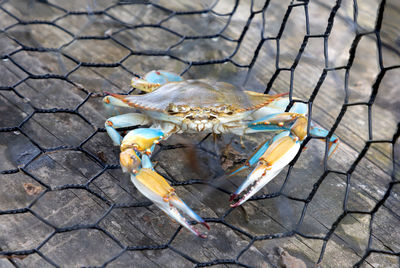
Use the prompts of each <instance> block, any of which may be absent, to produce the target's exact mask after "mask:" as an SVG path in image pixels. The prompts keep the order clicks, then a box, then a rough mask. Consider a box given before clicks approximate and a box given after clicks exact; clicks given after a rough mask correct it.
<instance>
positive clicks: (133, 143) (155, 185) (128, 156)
mask: <svg viewBox="0 0 400 268" xmlns="http://www.w3.org/2000/svg"><path fill="white" fill-rule="evenodd" d="M163 138H164V133H163V132H162V131H161V130H158V129H151V128H138V129H135V130H132V131H130V132H129V133H128V134H127V135H126V136H125V137H124V139H123V140H122V142H121V153H120V163H121V166H122V170H123V171H124V172H128V173H130V174H131V181H132V183H133V184H134V185H135V187H136V188H137V189H138V190H139V191H140V192H141V193H142V194H143V195H144V196H145V197H147V198H148V199H150V200H151V201H152V202H153V203H154V204H155V205H156V206H157V207H158V208H160V209H161V210H162V211H164V212H165V213H166V214H167V215H168V216H169V217H171V218H172V219H174V220H176V221H177V222H178V223H179V224H181V225H182V226H183V227H185V228H187V229H188V230H189V231H191V232H192V233H194V234H195V235H197V236H199V237H201V238H205V237H206V235H204V234H202V233H200V232H199V231H198V230H197V229H196V228H194V227H193V226H192V225H191V224H190V223H189V221H188V220H187V219H186V217H185V216H184V215H187V216H188V217H189V218H191V219H193V220H194V221H196V222H198V223H201V224H203V225H204V226H205V227H207V229H210V227H209V226H208V224H207V223H206V222H205V221H204V220H203V219H202V218H201V217H200V216H199V215H197V214H196V213H195V212H194V211H193V210H192V209H191V208H190V207H189V206H187V205H186V204H185V203H184V202H183V201H182V200H181V199H180V198H179V197H178V196H177V194H176V192H175V189H174V188H173V187H172V186H171V185H170V184H169V183H168V182H167V181H166V180H165V179H164V178H163V177H162V176H161V175H160V174H158V173H157V172H156V171H155V170H154V168H153V165H152V163H151V160H150V155H151V153H152V152H153V149H154V146H155V144H157V143H158V142H159V141H160V140H161V139H163Z"/></svg>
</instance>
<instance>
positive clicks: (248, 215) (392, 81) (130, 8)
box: [0, 0, 400, 267]
mask: <svg viewBox="0 0 400 268" xmlns="http://www.w3.org/2000/svg"><path fill="white" fill-rule="evenodd" d="M399 10H400V5H399V3H397V2H396V1H384V0H383V1H372V0H371V1H357V0H353V1H340V0H337V1H312V2H309V1H265V2H263V1H238V0H237V1H233V0H232V1H228V0H224V1H222V0H221V1H198V2H196V1H171V2H168V1H154V2H150V1H121V2H115V1H100V0H99V1H95V0H93V1H89V0H88V1H51V0H49V1H47V0H42V1H0V29H1V31H0V55H1V62H0V69H1V72H0V78H1V79H0V100H1V106H0V107H1V109H2V114H1V117H0V118H1V121H0V122H1V125H0V137H1V138H0V144H1V147H0V148H1V155H0V157H1V158H0V159H1V161H0V170H1V173H0V174H1V177H0V182H1V187H0V230H1V232H0V257H1V258H0V266H1V267H13V266H17V267H19V266H21V267H47V266H67V267H68V266H73V267H74V266H135V267H153V266H163V267H165V266H167V267H187V266H213V265H214V266H217V265H225V266H231V265H232V266H234V265H237V266H244V267H269V266H272V267H305V265H306V266H307V267H311V266H313V265H320V266H322V267H348V266H353V265H354V266H363V267H398V266H399V255H400V244H399V242H400V232H399V228H397V227H398V226H399V220H400V216H399V215H400V206H399V204H400V203H399V191H400V188H399V187H400V186H399V177H398V176H399V171H398V170H399V169H398V166H399V153H400V152H399V145H398V137H399V135H400V128H399V126H400V124H399V121H398V117H399V116H400V110H399V97H398V90H397V89H398V84H399V83H400V78H399V77H400V75H399V74H400V60H399V59H400V45H399V40H398V36H399V34H400V30H399V29H400V27H399V25H400V11H399ZM396 38H397V39H396ZM153 69H164V70H169V71H174V72H176V73H180V74H182V75H183V77H184V78H210V79H214V80H220V81H228V82H230V83H233V84H236V85H242V86H244V87H245V88H246V89H248V90H253V91H258V92H265V93H268V92H271V93H284V92H289V96H290V98H291V100H292V102H291V104H293V102H295V101H301V102H305V103H308V105H309V108H310V111H311V112H310V115H309V117H310V119H311V120H313V121H314V122H315V123H316V124H317V125H320V126H322V127H324V128H325V129H328V130H330V132H329V135H328V137H330V136H331V135H332V134H333V133H335V134H336V135H337V136H338V137H339V138H340V140H341V144H340V145H339V147H338V149H337V151H336V152H335V153H334V154H333V155H332V156H331V157H329V158H328V157H327V153H326V151H327V148H328V142H327V141H326V140H325V143H324V142H320V141H319V140H318V139H317V138H316V137H312V136H311V135H310V136H308V137H307V140H306V141H305V142H304V143H303V150H302V152H301V153H299V154H298V155H297V157H296V158H295V159H294V160H293V161H292V163H291V164H290V165H289V166H288V167H287V168H286V169H285V170H284V171H283V172H282V173H281V174H280V175H279V176H277V177H276V178H275V179H274V180H273V181H272V182H271V183H270V184H268V185H267V186H266V187H265V188H264V190H263V191H262V192H260V193H259V194H258V195H257V196H255V197H253V198H252V199H251V200H250V201H248V202H247V203H246V204H245V205H243V207H239V208H235V209H233V208H230V207H229V203H228V199H229V194H230V193H232V192H233V191H234V190H235V189H236V188H237V186H238V185H239V184H240V182H241V181H242V180H243V179H244V178H245V176H246V174H241V175H238V176H235V177H233V178H228V179H227V178H225V177H224V176H223V174H225V172H226V170H230V169H233V168H235V167H237V166H238V165H240V164H242V163H243V162H244V161H245V160H246V158H247V157H248V156H249V155H251V152H252V151H253V149H254V148H255V147H257V145H258V144H260V143H261V142H263V141H264V140H265V139H268V138H270V137H271V135H269V134H262V135H248V136H246V137H244V144H245V147H246V149H243V148H242V147H241V145H240V142H239V138H238V137H234V136H229V135H226V136H222V137H220V138H219V139H218V140H217V143H216V144H217V146H214V141H213V139H212V137H209V136H204V135H175V136H173V137H172V138H170V139H169V140H167V141H165V142H162V144H160V146H159V147H158V149H157V151H156V153H155V154H154V155H153V158H152V159H153V161H155V163H156V170H157V171H158V172H159V173H160V174H162V175H163V176H164V177H165V178H167V180H168V181H169V182H170V183H171V185H173V186H174V187H175V188H176V189H177V192H178V194H179V196H180V197H181V198H182V199H184V200H185V201H186V202H187V203H188V204H189V205H190V206H191V207H192V208H193V209H194V210H195V211H196V212H198V213H199V214H200V215H201V216H202V217H203V218H204V219H205V220H206V221H207V222H208V223H209V224H210V226H211V230H210V231H208V238H207V239H199V238H196V237H195V236H193V235H192V234H190V233H189V232H188V231H187V230H185V229H183V228H182V227H181V226H179V225H178V224H176V223H174V222H172V221H171V220H170V219H169V218H168V217H167V216H166V215H164V214H163V213H162V212H161V211H160V210H159V209H158V208H157V207H155V206H154V205H152V203H151V202H149V201H148V200H147V199H146V198H145V197H144V196H142V195H141V194H140V192H138V191H137V190H136V189H135V188H134V186H133V185H132V184H131V183H130V181H129V176H128V175H126V174H123V173H122V172H121V170H120V166H119V164H118V154H119V149H118V148H116V147H114V146H112V144H111V141H110V139H109V138H108V136H107V134H106V132H105V129H104V121H105V119H106V118H107V117H110V116H112V115H115V114H117V113H123V112H124V111H123V110H122V109H121V110H107V109H106V107H104V106H103V104H102V101H101V100H102V97H103V96H104V91H110V92H116V93H133V94H138V93H139V92H136V90H135V89H133V88H130V87H129V82H130V79H131V78H132V76H138V77H139V76H142V75H144V74H145V73H146V72H148V71H150V70H153ZM285 265H286V266H285ZM294 265H299V266H294ZM302 265H303V266H302Z"/></svg>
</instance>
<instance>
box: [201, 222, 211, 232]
mask: <svg viewBox="0 0 400 268" xmlns="http://www.w3.org/2000/svg"><path fill="white" fill-rule="evenodd" d="M201 224H203V225H204V226H205V227H206V228H207V229H208V230H210V225H208V224H207V223H206V222H204V221H203V222H201Z"/></svg>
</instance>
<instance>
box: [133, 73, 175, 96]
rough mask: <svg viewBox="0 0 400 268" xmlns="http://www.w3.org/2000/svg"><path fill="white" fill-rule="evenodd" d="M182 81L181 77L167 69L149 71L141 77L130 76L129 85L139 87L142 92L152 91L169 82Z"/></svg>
mask: <svg viewBox="0 0 400 268" xmlns="http://www.w3.org/2000/svg"><path fill="white" fill-rule="evenodd" d="M179 81H182V77H181V76H179V75H177V74H174V73H171V72H167V71H151V72H149V73H147V74H146V75H145V76H144V78H143V79H140V78H137V77H134V78H132V81H131V85H132V87H134V88H137V89H140V90H142V91H144V92H147V93H149V92H152V91H154V90H156V89H157V88H159V87H160V86H161V85H164V84H166V83H169V82H179Z"/></svg>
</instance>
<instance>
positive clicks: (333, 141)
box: [310, 124, 339, 157]
mask: <svg viewBox="0 0 400 268" xmlns="http://www.w3.org/2000/svg"><path fill="white" fill-rule="evenodd" d="M310 134H312V135H315V136H317V137H320V138H321V139H323V140H325V138H326V136H328V134H329V131H328V130H326V129H323V128H320V127H316V126H313V124H311V128H310ZM338 144H339V138H338V137H337V136H336V135H335V134H333V135H332V136H331V137H330V138H329V144H328V157H329V156H331V155H332V154H333V152H334V151H335V150H336V148H337V146H338Z"/></svg>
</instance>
